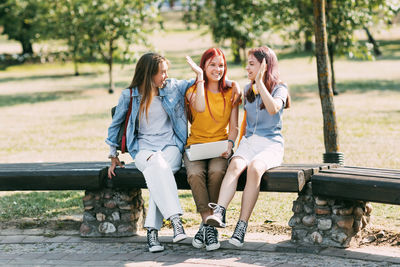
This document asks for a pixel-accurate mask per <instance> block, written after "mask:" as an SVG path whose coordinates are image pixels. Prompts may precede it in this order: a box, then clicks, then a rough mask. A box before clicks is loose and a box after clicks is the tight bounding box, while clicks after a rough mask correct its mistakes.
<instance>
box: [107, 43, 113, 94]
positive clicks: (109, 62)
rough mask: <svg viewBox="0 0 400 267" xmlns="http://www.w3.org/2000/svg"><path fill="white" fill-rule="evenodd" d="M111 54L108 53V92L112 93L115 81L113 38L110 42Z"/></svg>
mask: <svg viewBox="0 0 400 267" xmlns="http://www.w3.org/2000/svg"><path fill="white" fill-rule="evenodd" d="M108 52H109V54H108V59H107V64H108V77H109V87H108V92H109V93H110V94H112V93H114V81H113V75H112V71H113V52H114V48H113V40H110V42H109V51H108Z"/></svg>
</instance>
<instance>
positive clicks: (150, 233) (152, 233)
mask: <svg viewBox="0 0 400 267" xmlns="http://www.w3.org/2000/svg"><path fill="white" fill-rule="evenodd" d="M147 244H148V245H149V251H150V252H160V251H163V250H164V246H163V245H161V244H160V242H159V241H158V231H157V230H156V229H151V230H147Z"/></svg>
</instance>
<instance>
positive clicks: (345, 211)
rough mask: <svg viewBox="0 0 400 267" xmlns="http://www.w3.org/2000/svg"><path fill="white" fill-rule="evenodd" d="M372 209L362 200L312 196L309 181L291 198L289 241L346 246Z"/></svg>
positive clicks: (365, 221)
mask: <svg viewBox="0 0 400 267" xmlns="http://www.w3.org/2000/svg"><path fill="white" fill-rule="evenodd" d="M371 210H372V206H371V205H370V204H369V203H366V202H363V201H350V200H340V199H328V198H319V197H315V196H313V194H312V184H311V182H309V183H308V184H307V185H306V188H305V190H303V192H301V193H300V194H299V196H298V198H297V199H296V200H295V201H293V208H292V211H293V212H294V215H293V216H292V218H291V219H290V221H289V226H290V227H292V238H291V239H292V242H296V243H300V244H305V245H319V246H326V247H328V246H330V247H342V248H345V247H349V246H350V242H351V240H352V237H354V236H355V235H356V234H357V233H358V232H359V231H360V230H361V229H363V228H364V227H365V226H366V225H367V224H368V223H369V220H370V213H371Z"/></svg>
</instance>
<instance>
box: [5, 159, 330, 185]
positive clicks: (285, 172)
mask: <svg viewBox="0 0 400 267" xmlns="http://www.w3.org/2000/svg"><path fill="white" fill-rule="evenodd" d="M108 166H109V162H67V163H9V164H0V191H10V190H11V191H12V190H97V189H101V188H104V187H113V188H147V187H146V181H145V179H144V177H143V175H142V173H141V172H140V171H139V170H137V169H136V167H135V164H134V163H131V164H127V165H126V166H125V168H117V169H116V174H117V175H116V176H115V177H114V178H113V179H112V181H111V182H112V183H111V184H112V185H110V183H108V182H109V181H108V179H107V168H108ZM335 166H336V165H334V164H315V165H312V164H306V165H301V164H284V165H283V166H281V167H277V168H274V169H271V170H269V171H267V172H266V173H265V174H264V176H263V180H262V183H261V191H275V192H300V191H301V190H302V189H303V187H304V185H305V184H306V183H307V181H309V180H310V178H311V176H312V175H313V174H315V173H317V172H318V171H319V170H320V169H328V168H331V167H335ZM245 179H246V176H245V174H243V175H242V177H241V179H240V182H239V184H238V190H243V188H244V184H245ZM175 180H176V183H177V186H178V189H190V186H189V184H188V183H187V179H186V171H185V168H182V169H181V170H179V171H178V172H177V173H176V174H175ZM107 185H109V186H107Z"/></svg>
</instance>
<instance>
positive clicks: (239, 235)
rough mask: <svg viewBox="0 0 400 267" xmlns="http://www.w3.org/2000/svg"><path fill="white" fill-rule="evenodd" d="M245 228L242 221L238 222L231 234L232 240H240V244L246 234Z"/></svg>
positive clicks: (245, 225)
mask: <svg viewBox="0 0 400 267" xmlns="http://www.w3.org/2000/svg"><path fill="white" fill-rule="evenodd" d="M246 228H247V224H246V223H245V222H243V221H239V222H238V224H237V225H236V228H235V231H234V232H233V236H232V238H236V239H238V240H240V242H242V241H243V239H244V235H245V234H246Z"/></svg>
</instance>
